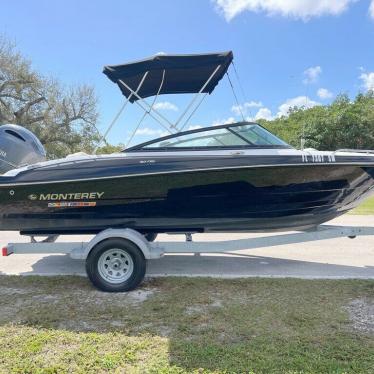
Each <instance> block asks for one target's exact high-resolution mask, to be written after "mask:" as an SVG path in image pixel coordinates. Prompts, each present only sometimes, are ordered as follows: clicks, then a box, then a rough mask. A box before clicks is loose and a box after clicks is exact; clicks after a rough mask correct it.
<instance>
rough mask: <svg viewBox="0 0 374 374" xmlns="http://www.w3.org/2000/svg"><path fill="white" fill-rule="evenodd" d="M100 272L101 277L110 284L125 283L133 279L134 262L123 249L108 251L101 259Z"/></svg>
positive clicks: (99, 263) (99, 262)
mask: <svg viewBox="0 0 374 374" xmlns="http://www.w3.org/2000/svg"><path fill="white" fill-rule="evenodd" d="M98 271H99V274H100V276H101V277H102V278H104V279H105V280H106V281H107V282H109V283H113V284H118V283H123V282H125V281H127V280H128V279H129V278H130V277H131V275H132V273H133V271H134V261H133V259H132V257H131V256H130V255H129V253H128V252H126V251H125V250H123V249H119V248H112V249H108V250H107V251H105V252H104V253H102V255H101V256H100V258H99V261H98Z"/></svg>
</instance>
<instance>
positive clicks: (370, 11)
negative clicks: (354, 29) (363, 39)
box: [369, 0, 374, 19]
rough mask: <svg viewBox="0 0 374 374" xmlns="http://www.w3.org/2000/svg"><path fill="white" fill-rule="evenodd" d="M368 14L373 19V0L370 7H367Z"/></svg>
mask: <svg viewBox="0 0 374 374" xmlns="http://www.w3.org/2000/svg"><path fill="white" fill-rule="evenodd" d="M369 15H370V17H371V18H372V19H374V0H371V3H370V8H369Z"/></svg>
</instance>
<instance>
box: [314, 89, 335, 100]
mask: <svg viewBox="0 0 374 374" xmlns="http://www.w3.org/2000/svg"><path fill="white" fill-rule="evenodd" d="M317 95H318V97H319V98H320V99H322V100H326V99H331V98H332V97H333V96H334V94H333V93H332V92H330V91H329V90H328V89H327V88H320V89H319V90H318V91H317Z"/></svg>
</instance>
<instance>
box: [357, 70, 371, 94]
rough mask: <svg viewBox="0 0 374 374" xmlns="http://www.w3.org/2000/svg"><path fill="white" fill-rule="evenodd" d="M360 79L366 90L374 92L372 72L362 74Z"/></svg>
mask: <svg viewBox="0 0 374 374" xmlns="http://www.w3.org/2000/svg"><path fill="white" fill-rule="evenodd" d="M360 79H361V80H362V83H363V86H364V87H365V89H366V90H368V91H369V90H374V71H373V72H371V73H362V74H361V75H360Z"/></svg>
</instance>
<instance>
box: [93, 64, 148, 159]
mask: <svg viewBox="0 0 374 374" xmlns="http://www.w3.org/2000/svg"><path fill="white" fill-rule="evenodd" d="M147 75H148V71H146V72H145V73H144V75H143V78H142V79H141V81H140V83H139V85H138V87H137V88H136V92H138V91H139V90H140V88H141V87H142V85H143V83H144V81H145V78H146V77H147ZM134 93H135V92H134ZM131 96H132V94H131V95H130V96H129V97H128V98H127V99H126V101H125V102H124V103H123V105H122V106H121V108H120V110H119V111H118V113H117V114H116V115H115V116H114V118H113V120H112V122H111V123H110V124H109V126H108V128H107V130H106V131H105V133H104V135H103V136H102V137H101V139H100V140H99V142H98V143H97V146H96V148H95V149H94V153H96V152H97V150H98V148H99V147H100V144H101V143H102V142H103V140H105V139H106V137H107V135H108V134H109V132H110V130H111V129H112V128H113V126H114V124H115V123H116V122H117V121H118V118H119V117H120V115H121V114H122V112H123V111H124V110H125V108H126V106H127V104H128V103H129V101H130V99H131Z"/></svg>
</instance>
